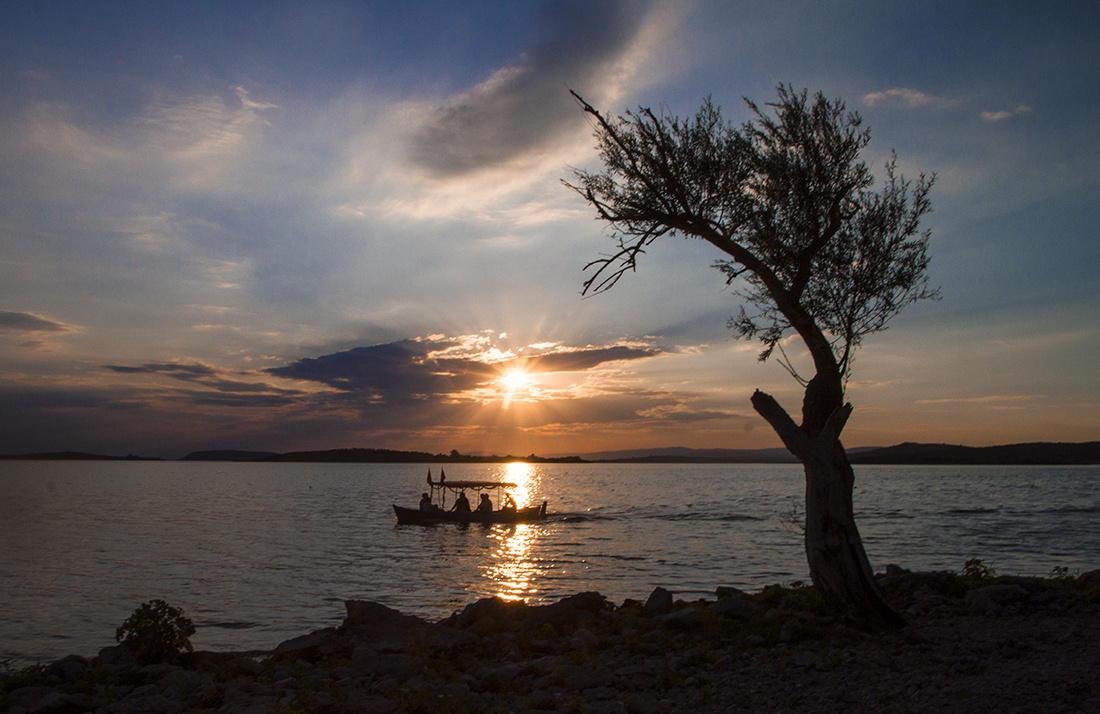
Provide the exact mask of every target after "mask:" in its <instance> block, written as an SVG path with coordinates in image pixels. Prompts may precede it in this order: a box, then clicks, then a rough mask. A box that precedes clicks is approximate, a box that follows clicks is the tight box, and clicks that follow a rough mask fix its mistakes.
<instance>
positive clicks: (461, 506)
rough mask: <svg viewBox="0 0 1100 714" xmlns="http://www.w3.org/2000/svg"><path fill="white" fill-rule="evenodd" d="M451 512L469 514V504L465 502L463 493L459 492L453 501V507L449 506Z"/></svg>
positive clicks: (464, 493)
mask: <svg viewBox="0 0 1100 714" xmlns="http://www.w3.org/2000/svg"><path fill="white" fill-rule="evenodd" d="M451 510H452V511H454V512H456V513H469V512H470V502H469V501H467V500H466V492H465V491H459V493H458V498H456V499H455V505H453V506H451Z"/></svg>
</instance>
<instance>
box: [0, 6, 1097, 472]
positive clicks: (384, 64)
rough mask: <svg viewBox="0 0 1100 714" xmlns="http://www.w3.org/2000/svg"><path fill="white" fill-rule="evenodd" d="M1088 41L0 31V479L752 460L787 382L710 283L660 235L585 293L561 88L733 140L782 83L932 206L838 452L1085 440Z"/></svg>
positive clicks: (848, 20) (105, 26) (904, 10)
mask: <svg viewBox="0 0 1100 714" xmlns="http://www.w3.org/2000/svg"><path fill="white" fill-rule="evenodd" d="M1098 7H1100V6H1098ZM1098 14H1100V9H1096V8H1094V7H1093V6H1092V5H1089V4H1083V3H1077V4H1074V7H1072V8H1071V7H1070V5H1066V6H1065V7H1061V6H1059V7H1046V6H1035V5H1029V4H1027V3H1017V4H1012V5H1010V6H1006V7H1005V8H1001V9H998V12H996V13H992V12H991V13H986V15H988V17H984V19H983V21H982V23H980V24H978V23H976V22H975V15H974V13H973V9H972V8H970V7H969V5H968V4H967V3H961V4H947V5H944V6H937V7H936V8H935V10H934V11H933V10H929V9H927V8H925V7H924V6H922V5H919V4H916V5H914V4H908V5H906V4H896V3H878V4H868V5H867V6H866V7H861V9H860V11H859V12H857V13H837V12H835V8H831V7H829V6H828V5H827V4H821V3H812V2H805V1H803V2H796V3H795V4H794V5H793V6H788V5H782V6H780V5H774V6H773V5H772V4H769V3H755V4H752V3H750V4H745V3H728V2H713V1H711V0H704V1H702V2H691V3H682V2H657V1H653V0H638V1H637V2H626V1H625V0H598V1H595V0H594V1H593V2H586V3H562V2H557V1H551V2H543V0H517V1H516V2H510V3H474V4H469V5H466V4H456V3H431V2H411V3H397V4H393V5H392V7H389V6H388V7H387V9H386V11H385V12H381V11H379V10H378V8H377V7H375V4H372V3H359V2H349V1H347V0H332V2H326V3H323V4H321V5H318V6H313V5H303V4H301V3H287V2H283V1H282V0H274V2H273V3H269V4H264V5H262V6H261V5H249V4H247V3H239V4H230V5H229V6H225V5H223V4H220V3H212V2H206V1H204V0H200V1H199V2H195V3H187V4H173V3H132V2H131V3H121V4H115V3H112V4H103V3H58V2H52V1H49V2H44V3H30V2H8V3H0V46H2V47H4V52H3V53H2V59H0V64H2V68H3V70H4V71H3V72H0V96H2V97H3V98H4V101H3V102H2V103H0V129H2V131H0V197H3V199H2V200H3V208H2V210H0V216H2V218H0V248H2V249H0V286H2V287H0V423H2V424H4V426H5V428H4V429H3V430H2V431H0V454H31V453H41V452H57V451H70V450H71V451H82V452H88V453H99V454H110V455H125V454H137V455H142V456H159V457H164V458H178V457H181V456H184V455H186V454H188V453H189V452H192V451H198V450H213V449H241V450H257V451H278V452H287V451H297V450H323V449H336V448H348V447H364V448H382V449H403V450H417V451H427V452H431V453H447V452H449V451H450V450H452V449H457V450H458V451H460V452H462V453H500V454H509V453H511V454H532V453H534V454H540V455H559V454H560V455H564V454H583V453H589V452H599V451H605V450H621V449H642V448H655V447H668V446H683V447H691V448H699V449H711V448H736V449H753V448H776V447H780V446H781V442H780V441H779V439H778V437H776V435H775V434H774V433H773V431H772V430H771V429H770V427H768V425H767V424H766V423H765V422H764V421H763V420H762V419H761V418H760V417H759V416H758V415H757V414H756V413H755V412H754V410H753V408H752V406H751V404H750V402H749V399H750V397H751V395H752V393H753V391H754V390H756V389H761V390H763V391H765V392H768V393H769V394H772V395H774V396H775V397H776V399H777V400H779V402H780V403H781V404H783V405H784V406H785V407H786V408H787V409H788V411H792V412H794V411H797V409H798V405H799V404H800V403H801V399H802V394H803V389H802V387H801V385H799V384H798V382H796V381H795V380H793V379H791V377H790V375H788V373H787V372H786V371H785V370H784V369H783V368H782V367H780V366H779V365H778V364H776V363H775V361H774V360H773V361H769V362H765V363H760V362H759V361H758V360H757V356H758V354H759V346H758V345H754V344H751V343H747V342H739V341H737V340H735V339H734V335H733V333H731V332H730V331H729V330H728V329H727V323H728V321H729V319H730V317H731V316H736V315H737V314H738V310H739V308H740V303H739V302H738V298H737V297H736V292H737V289H738V285H737V284H734V285H727V284H726V282H725V279H724V276H723V275H722V274H721V273H720V272H718V271H716V270H714V269H713V268H712V267H711V266H712V263H713V262H714V260H715V259H717V258H719V257H722V256H721V255H719V254H718V253H717V252H716V249H715V248H714V247H713V246H711V245H709V244H707V243H705V242H703V241H694V240H692V241H685V240H683V239H682V238H681V237H679V236H674V235H664V236H661V237H659V238H658V239H657V240H656V241H654V242H653V243H652V244H651V245H648V246H646V251H645V254H644V255H640V256H639V260H638V264H637V270H636V271H635V272H631V273H629V274H626V275H624V277H623V280H622V281H620V283H619V284H618V285H616V286H615V288H614V289H613V290H611V291H610V292H608V293H606V294H602V295H598V296H595V297H588V298H582V297H581V295H580V294H579V293H580V290H581V286H582V283H583V281H584V279H585V278H586V276H590V275H591V271H590V270H589V271H588V272H585V266H586V264H588V263H590V261H592V260H594V259H596V258H598V256H601V255H607V254H609V253H611V254H613V253H614V251H615V250H616V249H617V243H616V240H615V236H614V235H612V234H611V233H610V232H609V231H608V229H607V227H606V226H605V225H603V224H602V223H601V222H600V221H599V220H598V219H597V216H596V212H595V211H594V210H593V209H592V207H591V206H589V205H587V204H586V202H585V201H584V199H583V198H581V197H579V196H577V195H576V194H575V193H573V192H572V191H570V190H568V189H567V188H565V187H564V186H563V185H562V181H563V180H565V181H567V182H568V181H570V180H572V178H573V175H572V171H573V168H574V167H576V168H577V169H580V170H594V169H597V168H598V164H599V157H598V152H597V149H596V147H595V145H594V141H593V136H592V128H593V127H592V125H591V123H590V122H589V121H587V120H586V117H585V114H584V112H583V111H582V110H581V109H580V107H579V106H578V104H577V102H576V101H575V100H574V99H573V97H572V96H570V94H569V91H570V90H574V91H576V92H577V93H578V94H580V95H582V96H583V97H584V98H585V100H586V101H588V102H591V103H592V105H593V106H594V107H597V108H599V109H600V110H601V111H605V112H607V113H608V115H619V114H622V113H623V112H625V111H629V110H634V109H636V108H637V107H639V106H643V107H651V108H653V109H654V111H657V112H658V113H667V114H668V115H669V116H679V117H688V116H693V115H694V114H695V112H696V111H697V110H698V108H699V105H700V102H701V101H702V99H703V98H704V97H708V96H709V97H712V99H713V101H714V103H715V104H717V105H720V106H722V110H723V116H724V117H726V118H727V119H729V120H730V121H731V122H733V123H735V124H736V123H740V122H742V121H744V120H746V119H747V118H748V117H749V115H750V112H749V110H748V108H747V107H746V106H745V104H744V102H743V101H742V97H748V98H749V99H751V100H754V101H756V102H758V103H764V102H768V101H770V100H771V99H772V98H774V96H775V87H776V85H777V84H779V83H784V82H790V83H793V85H794V87H795V89H801V88H803V87H805V88H807V89H808V90H809V91H810V92H811V93H813V92H816V91H818V90H820V91H822V92H824V93H825V95H826V96H828V97H829V98H839V99H842V100H844V101H845V103H846V105H847V108H848V109H849V110H850V111H853V112H858V113H859V114H860V116H861V117H862V118H863V120H864V125H865V126H867V127H869V128H870V129H871V130H872V134H871V136H872V139H871V144H870V145H869V146H868V147H867V150H866V153H865V155H864V157H863V158H864V159H865V160H866V162H867V165H868V167H869V169H870V170H871V172H872V173H875V174H876V175H877V176H878V177H879V179H880V180H881V179H882V176H883V171H882V167H883V164H884V162H885V161H886V160H887V159H888V157H889V156H890V154H891V151H894V150H896V152H897V155H898V162H899V163H898V165H899V167H900V168H901V169H902V170H903V171H904V173H905V174H906V175H907V176H908V177H910V178H914V177H915V176H917V175H919V173H920V172H926V173H929V174H931V173H933V172H934V173H936V175H937V177H938V178H937V182H936V185H935V187H934V189H933V191H932V194H931V201H932V206H933V209H934V211H933V213H932V214H930V215H929V217H928V220H927V225H926V226H924V225H923V224H922V227H927V228H928V229H930V230H931V231H932V238H931V243H930V257H931V267H930V276H929V277H930V282H931V285H932V286H935V287H939V288H940V290H941V294H942V297H943V299H942V300H941V301H939V302H933V301H924V302H922V303H921V304H916V305H913V306H912V307H910V308H907V310H906V311H905V312H903V313H902V314H901V315H900V316H899V317H898V318H897V319H896V320H895V321H894V322H892V323H891V326H890V329H889V330H888V331H886V332H883V333H881V334H876V335H873V336H871V337H869V338H868V339H867V340H866V342H865V344H864V345H863V346H862V348H861V350H860V351H859V352H858V354H857V356H856V358H855V362H854V371H853V374H852V380H851V382H850V383H849V384H848V385H847V397H848V398H849V399H850V400H851V401H852V403H853V405H854V408H855V410H854V412H853V414H852V417H851V419H850V420H849V422H848V424H847V426H846V428H845V432H844V436H845V445H846V446H884V445H890V444H896V443H901V442H905V441H915V442H932V443H961V444H967V445H973V446H981V445H989V444H1003V443H1013V442H1029V441H1070V442H1081V441H1091V440H1096V439H1098V438H1100V408H1098V405H1100V381H1098V380H1097V378H1096V376H1095V374H1094V372H1095V370H1094V369H1093V368H1092V367H1093V365H1094V364H1095V361H1096V360H1095V355H1096V354H1097V353H1098V352H1100V327H1098V323H1097V317H1096V316H1097V315H1100V304H1098V303H1100V290H1098V289H1097V287H1098V286H1097V280H1098V278H1097V273H1096V271H1095V266H1096V265H1100V241H1097V240H1095V226H1094V221H1093V219H1092V216H1091V214H1092V207H1093V204H1094V203H1095V196H1096V194H1097V188H1098V187H1097V183H1098V182H1100V179H1098V177H1097V169H1096V167H1097V166H1098V165H1100V162H1098V161H1097V155H1098V154H1100V137H1098V135H1097V133H1096V132H1095V117H1094V116H1093V111H1092V109H1091V108H1092V107H1093V106H1094V105H1095V102H1094V100H1092V99H1090V97H1092V96H1093V95H1094V94H1096V93H1097V92H1098V91H1100V89H1097V87H1098V86H1100V84H1098V83H1097V82H1094V81H1091V80H1090V79H1089V77H1091V76H1092V75H1093V74H1094V73H1095V69H1094V67H1095V65H1096V62H1095V45H1096V40H1095V37H1094V35H1095V32H1094V30H1093V28H1094V27H1095V26H1096V21H1097V20H1100V17H1098ZM1088 17H1093V20H1092V21H1090V20H1088ZM883 28H887V30H884V29H883ZM1036 28H1040V29H1041V31H1039V32H1037V31H1036ZM226 38H247V39H248V41H247V42H227V41H226ZM898 47H904V48H907V50H906V52H904V53H900V54H899V53H898V51H897V48H898ZM1051 48H1057V51H1052V50H1051ZM1035 57H1043V58H1044V61H1043V62H1042V63H1039V64H1036V63H1035V61H1034V58H1035ZM1040 66H1041V71H1040V70H1039V69H1037V67H1040ZM782 346H783V349H784V351H785V353H786V354H787V356H789V358H790V359H791V360H792V362H793V363H794V366H795V368H797V369H799V370H805V369H807V368H810V367H811V366H810V365H809V364H808V361H807V359H806V356H805V354H804V351H803V350H802V349H800V346H799V343H798V340H797V338H793V339H790V340H787V341H785V342H784V343H783V344H782Z"/></svg>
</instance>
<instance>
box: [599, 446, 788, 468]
mask: <svg viewBox="0 0 1100 714" xmlns="http://www.w3.org/2000/svg"><path fill="white" fill-rule="evenodd" d="M580 458H581V459H583V460H585V461H604V462H613V463H624V462H631V463H654V464H684V463H699V464H776V463H797V460H796V459H795V458H794V457H793V456H791V452H789V451H787V450H786V449H782V448H779V449H688V448H685V447H682V446H673V447H666V448H663V449H630V450H626V451H597V452H595V453H591V454H581V455H580Z"/></svg>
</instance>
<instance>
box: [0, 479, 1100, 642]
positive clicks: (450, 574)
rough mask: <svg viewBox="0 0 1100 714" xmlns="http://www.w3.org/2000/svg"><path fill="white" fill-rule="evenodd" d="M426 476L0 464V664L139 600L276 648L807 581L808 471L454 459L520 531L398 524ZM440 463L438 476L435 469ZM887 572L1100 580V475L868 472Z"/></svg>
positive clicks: (96, 629)
mask: <svg viewBox="0 0 1100 714" xmlns="http://www.w3.org/2000/svg"><path fill="white" fill-rule="evenodd" d="M428 468H429V467H428V466H427V465H423V466H420V465H408V464H259V463H200V462H140V461H132V462H131V461H122V462H119V461H92V462H88V461H84V462H77V461H55V462H50V461H0V544H2V545H0V602H3V603H4V607H3V608H2V610H0V659H12V660H14V661H15V662H16V663H30V662H35V661H47V660H53V659H57V658H59V657H62V656H64V655H66V654H82V655H85V656H91V655H94V654H95V653H96V652H98V650H99V649H100V648H102V647H105V646H107V645H111V644H114V631H115V628H116V627H118V626H119V625H120V624H122V622H123V621H124V620H125V619H126V618H127V617H128V616H129V615H130V613H131V612H133V610H134V609H135V608H137V607H138V606H139V605H140V604H141V603H142V602H145V601H148V600H150V599H154V598H160V599H164V600H167V601H168V602H169V603H171V604H172V605H174V606H177V607H182V608H183V609H184V610H185V612H186V614H187V615H188V616H189V617H191V618H192V619H193V620H194V621H195V625H196V627H197V633H196V634H195V636H193V637H192V643H193V644H194V645H195V646H196V648H201V649H215V650H219V649H220V650H228V649H269V648H271V647H273V646H274V645H276V644H277V643H278V642H280V641H282V640H285V639H288V638H290V637H294V636H297V635H301V634H305V633H307V632H310V631H312V630H314V629H319V628H321V627H326V626H329V625H336V624H339V622H340V621H341V620H342V618H343V615H344V607H343V602H344V600H348V599H362V600H374V601H377V602H381V603H383V604H385V605H388V606H390V607H393V608H396V609H398V610H401V611H402V612H406V613H410V614H416V615H420V616H422V617H425V618H429V619H440V618H443V617H446V616H447V615H449V614H451V613H452V612H453V611H455V610H458V609H461V608H462V607H464V606H465V605H466V604H468V603H470V602H473V601H474V600H476V599H478V598H482V597H487V596H490V595H500V596H502V597H505V598H521V599H525V600H527V601H528V602H531V603H532V604H537V603H543V602H551V601H554V600H557V599H559V598H561V597H563V596H565V595H569V594H572V593H576V592H580V591H585V590H596V591H598V592H600V593H602V594H604V595H605V596H607V597H608V598H609V599H611V600H612V601H613V602H622V601H623V600H624V599H627V598H634V599H638V600H644V599H645V597H646V596H648V594H649V593H650V592H651V591H652V590H653V588H654V587H656V586H662V587H665V588H667V589H669V590H671V591H672V592H673V593H674V594H675V595H677V596H678V597H682V598H685V599H690V598H696V597H704V596H713V593H714V590H715V588H716V587H717V586H720V585H732V586H735V587H739V588H742V589H747V590H757V589H760V588H762V587H763V586H765V585H768V584H771V583H789V582H791V581H793V580H807V579H808V574H807V573H808V571H807V567H806V561H805V554H804V552H803V549H802V541H801V534H800V530H799V520H800V519H801V509H802V492H803V477H802V471H801V468H800V467H799V466H798V465H785V464H767V465H754V464H744V465H743V464H721V465H678V464H672V465H668V464H661V465H633V464H536V465H528V464H501V465H480V464H479V465H472V464H464V465H453V466H445V468H446V471H447V477H448V479H450V480H452V481H455V480H459V479H490V480H497V479H500V480H507V481H513V482H516V483H517V484H519V486H520V488H519V489H518V492H517V494H516V495H517V500H518V501H519V502H520V504H521V505H523V503H524V502H541V501H542V500H543V499H547V500H549V502H550V503H549V508H548V511H549V513H550V518H548V520H547V521H545V522H542V523H538V524H529V525H519V526H467V527H462V526H458V525H454V524H447V525H441V526H434V527H423V526H398V525H396V522H395V520H394V516H393V510H392V508H391V504H394V503H397V504H404V505H408V506H411V507H415V506H416V503H417V500H418V498H419V496H420V493H421V492H422V491H424V490H425V486H426V484H425V482H424V479H425V475H426V474H427V471H428ZM438 471H439V467H438V466H433V467H432V472H433V474H434V475H435V476H436V477H438ZM855 507H856V521H857V523H858V525H859V528H860V531H861V533H862V535H863V540H864V545H865V547H866V549H867V552H868V555H869V557H870V559H871V562H872V565H873V566H874V567H875V569H876V570H881V569H882V568H884V567H885V566H886V565H887V564H888V563H896V564H899V565H902V566H904V567H907V568H910V569H920V570H932V569H947V570H955V571H958V570H960V569H961V568H962V567H963V564H964V562H965V561H966V560H967V559H968V558H981V559H982V561H983V562H984V563H985V565H987V566H989V567H992V568H993V569H995V570H996V571H997V572H999V573H1002V574H1022V575H1041V576H1046V575H1049V574H1050V572H1051V569H1052V568H1054V567H1067V568H1069V569H1070V571H1071V572H1078V571H1080V572H1084V571H1088V570H1092V569H1096V568H1100V467H1097V466H1071V467H1034V466H1028V467H1002V466H858V467H856V490H855Z"/></svg>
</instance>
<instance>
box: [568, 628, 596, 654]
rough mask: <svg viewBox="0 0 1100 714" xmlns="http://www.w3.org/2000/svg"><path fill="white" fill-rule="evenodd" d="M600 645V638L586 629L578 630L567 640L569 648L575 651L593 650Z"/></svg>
mask: <svg viewBox="0 0 1100 714" xmlns="http://www.w3.org/2000/svg"><path fill="white" fill-rule="evenodd" d="M599 644H600V638H599V637H597V636H596V635H595V633H593V632H592V631H591V630H589V629H587V628H584V627H582V628H580V629H578V630H577V631H576V632H574V633H573V637H572V638H571V639H570V640H569V646H570V647H572V648H573V649H575V650H594V649H596V648H597V647H598V646H599Z"/></svg>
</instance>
